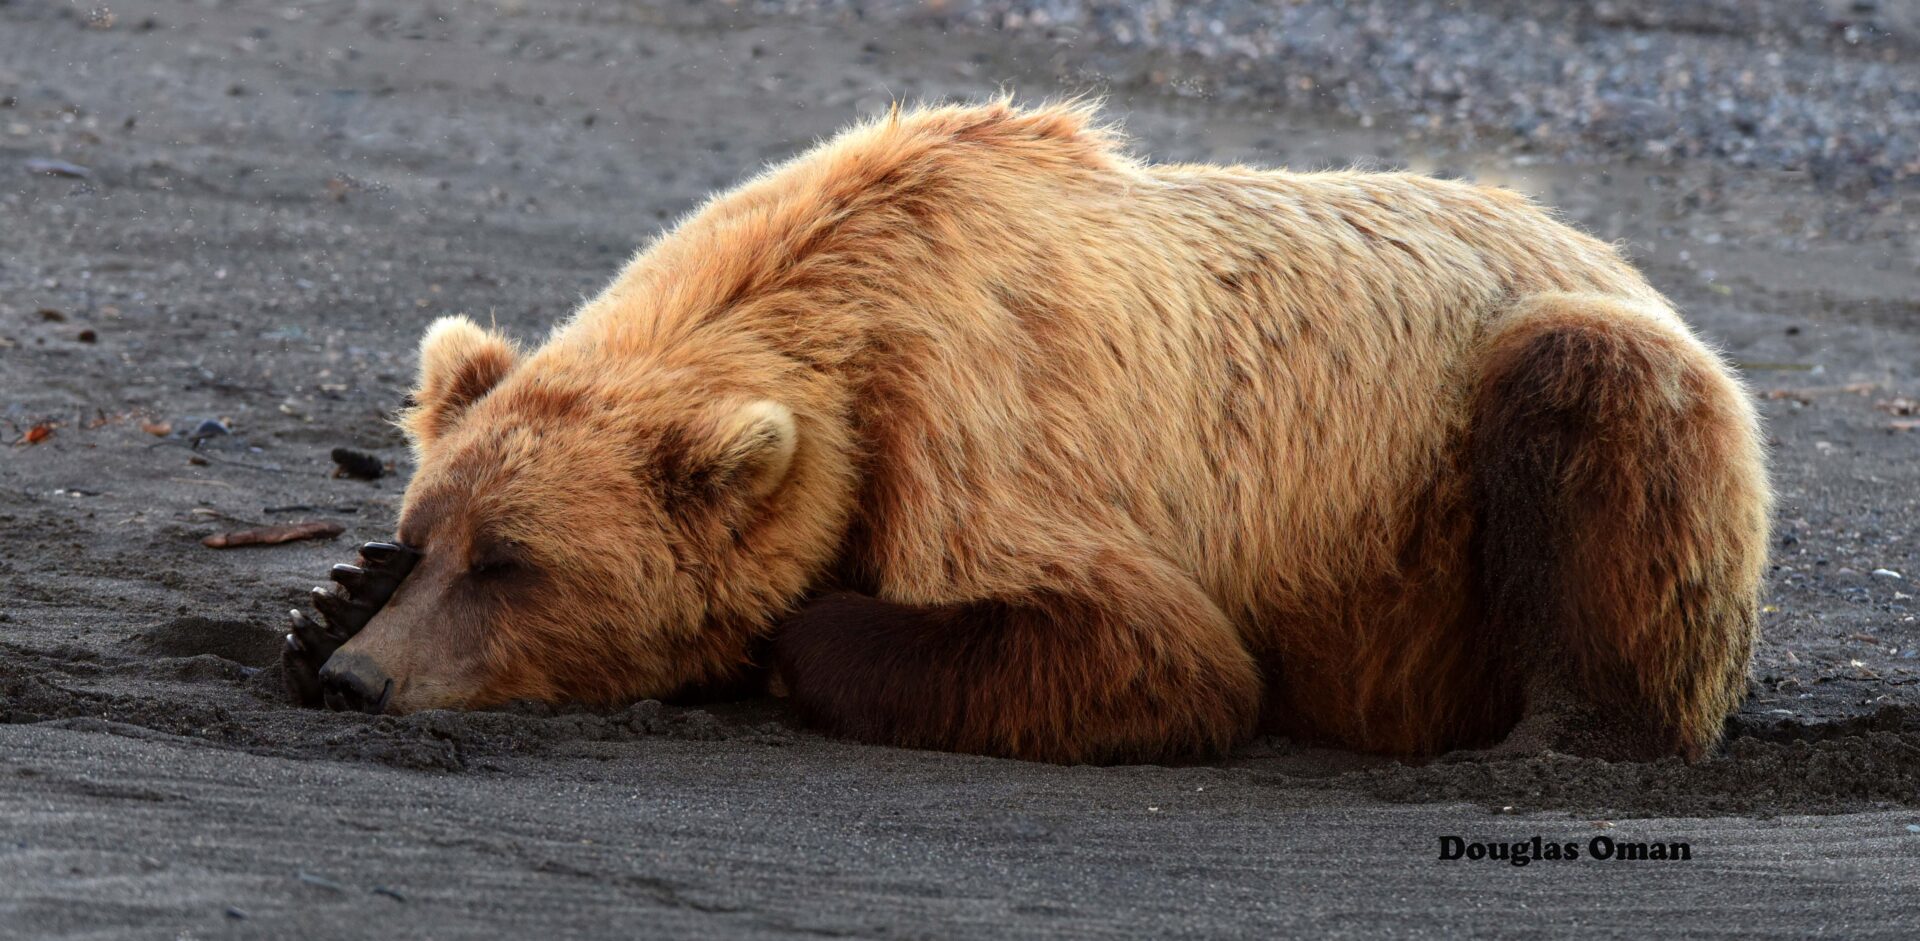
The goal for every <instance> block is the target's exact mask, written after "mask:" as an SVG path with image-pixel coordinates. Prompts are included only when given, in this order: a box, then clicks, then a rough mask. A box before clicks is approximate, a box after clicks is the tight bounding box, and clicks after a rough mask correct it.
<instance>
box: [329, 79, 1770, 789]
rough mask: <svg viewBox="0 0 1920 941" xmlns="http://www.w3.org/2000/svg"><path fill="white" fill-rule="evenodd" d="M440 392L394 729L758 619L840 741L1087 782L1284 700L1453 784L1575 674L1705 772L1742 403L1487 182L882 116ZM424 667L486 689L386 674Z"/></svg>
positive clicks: (470, 364)
mask: <svg viewBox="0 0 1920 941" xmlns="http://www.w3.org/2000/svg"><path fill="white" fill-rule="evenodd" d="M1583 351H1584V352H1583ZM1583 357H1584V358H1583ZM1556 396H1557V397H1558V398H1556ZM416 398H417V399H418V405H417V407H416V408H415V409H414V410H413V411H411V412H410V413H409V415H408V416H407V417H406V419H405V425H406V428H407V430H408V432H409V434H410V435H411V436H412V437H413V439H414V441H415V442H416V447H417V453H418V458H419V472H418V473H417V475H416V477H415V479H414V482H413V484H412V486H411V487H410V489H409V491H408V498H407V506H406V511H405V513H404V516H403V520H402V525H401V528H400V537H401V538H402V539H404V540H408V541H412V542H417V543H423V544H424V546H425V548H426V550H427V555H426V560H425V561H424V562H423V563H422V568H421V569H420V570H418V571H417V572H416V575H415V576H413V577H412V578H411V579H410V580H409V583H408V584H407V585H406V586H403V588H402V591H401V594H400V596H398V597H396V598H395V600H394V603H393V604H392V605H390V606H389V608H388V609H387V610H386V611H385V612H383V613H382V614H381V615H380V617H379V618H376V619H375V621H374V623H373V625H371V626H370V627H369V629H368V631H367V632H365V633H364V634H363V635H362V638H360V639H356V641H355V642H354V643H355V644H357V645H360V648H361V649H363V650H366V651H369V652H371V653H372V654H373V655H375V656H377V657H380V658H384V660H386V661H387V662H392V663H399V662H402V661H405V662H407V663H409V664H410V665H409V666H408V667H407V668H406V670H404V671H403V672H406V673H408V674H409V675H417V676H419V677H420V679H419V680H418V681H417V682H402V684H401V687H400V690H399V692H398V693H396V695H395V699H394V706H395V708H401V709H408V708H421V707H424V706H428V705H448V704H464V705H475V704H483V703H485V702H491V701H498V700H501V699H505V698H510V697H515V696H536V697H547V698H578V699H586V700H594V701H617V700H621V699H628V698H633V697H639V696H661V695H668V694H672V693H675V692H676V691H680V690H684V689H687V688H691V687H698V686H702V685H710V684H724V683H726V682H728V681H729V680H730V679H731V678H733V677H736V676H739V675H741V672H742V671H743V670H745V669H746V668H747V667H748V665H749V662H750V661H752V660H753V659H754V658H755V656H756V647H755V645H756V644H757V643H761V642H764V641H765V640H766V639H767V638H768V637H769V636H771V637H772V643H773V651H774V657H775V659H776V661H777V663H778V667H779V670H780V673H781V676H782V677H783V679H784V680H785V682H786V684H787V686H788V687H789V688H791V690H792V692H793V697H794V700H795V703H796V705H797V706H798V707H799V708H800V710H801V712H802V713H803V714H805V715H807V716H808V717H809V718H811V719H813V720H814V721H818V722H820V723H821V724H823V725H825V726H826V727H828V728H832V729H836V730H838V731H841V732H843V733H845V734H850V735H854V736H856V737H861V738H867V739H873V740H879V741H889V742H895V743H899V744H908V745H923V746H930V747H944V748H959V749H965V750H973V751H981V752H987V753H995V754H1007V755H1015V756H1020V757H1031V758H1041V759H1050V760H1066V761H1077V760H1118V759H1130V758H1158V757H1164V756H1169V755H1179V754H1187V753H1197V752H1206V751H1212V750H1218V749H1220V748H1224V747H1227V746H1229V745H1231V744H1232V743H1234V742H1235V741H1238V740H1240V739H1242V738H1243V737H1245V736H1246V735H1248V734H1250V733H1251V732H1252V731H1253V730H1254V729H1255V728H1257V727H1258V725H1259V724H1260V723H1261V721H1263V717H1264V722H1265V723H1266V724H1267V725H1269V726H1270V727H1273V728H1278V729H1283V730H1288V731H1292V732H1294V733H1296V734H1301V735H1307V736H1313V737H1317V738H1321V739H1324V740H1329V741H1333V742H1337V743H1341V744H1345V745H1349V746H1352V747H1356V748H1364V749H1373V750H1383V751H1391V752H1399V753H1431V752H1434V751H1437V750H1441V749H1445V748H1451V747H1459V746H1467V745H1483V744H1489V743H1491V742H1493V741H1496V740H1498V739H1499V738H1500V737H1501V736H1502V735H1503V734H1504V733H1505V732H1506V731H1507V730H1508V729H1509V728H1511V727H1513V726H1514V724H1515V723H1516V722H1518V721H1520V719H1521V718H1522V716H1523V714H1531V712H1532V711H1534V710H1533V708H1532V707H1533V705H1536V704H1539V703H1545V702H1546V701H1547V700H1549V699H1552V698H1554V696H1552V695H1548V694H1547V693H1543V692H1541V690H1543V689H1545V690H1548V692H1551V693H1554V694H1560V693H1564V694H1565V695H1566V697H1568V698H1570V699H1572V700H1577V704H1579V705H1583V706H1585V707H1588V708H1590V709H1592V710H1598V712H1599V713H1600V714H1602V715H1613V716H1619V717H1621V722H1622V727H1623V728H1629V727H1630V728H1632V729H1634V730H1636V731H1635V734H1636V735H1637V736H1639V737H1638V738H1637V739H1636V742H1637V743H1638V744H1636V745H1635V746H1634V749H1635V750H1638V751H1644V752H1650V753H1666V752H1681V753H1686V754H1697V753H1698V752H1699V751H1700V750H1701V749H1702V748H1704V747H1706V746H1707V745H1710V744H1711V743H1712V742H1713V741H1714V740H1715V738H1716V737H1717V735H1718V727H1719V723H1720V721H1721V719H1722V718H1723V717H1724V716H1725V715H1726V713H1727V712H1728V711H1729V710H1730V709H1731V708H1732V707H1733V705H1734V704H1735V703H1736V702H1737V701H1738V698H1739V697H1740V695H1742V692H1743V683H1744V679H1743V678H1744V671H1745V668H1746V663H1747V658H1748V655H1749V648H1750V644H1751V639H1752V633H1753V629H1754V610H1753V609H1754V598H1755V592H1756V588H1757V585H1758V581H1759V575H1760V566H1761V564H1762V562H1763V558H1764V553H1765V534H1766V527H1767V518H1768V500H1769V497H1768V491H1767V486H1766V482H1765V478H1764V472H1763V468H1762V457H1761V451H1760V447H1759V444H1758V439H1757V433H1756V427H1755V419H1754V415H1753V411H1752V409H1751V407H1750V406H1749V404H1748V402H1747V399H1746V397H1745V395H1744V393H1743V392H1742V390H1741V389H1740V387H1739V385H1738V383H1737V382H1736V381H1735V380H1734V379H1733V378H1732V377H1731V376H1730V375H1729V373H1728V371H1727V369H1726V367H1725V366H1724V365H1723V364H1722V363H1721V361H1720V360H1719V359H1718V358H1717V357H1716V356H1715V355H1714V354H1713V353H1712V352H1711V351H1710V350H1708V349H1707V348H1706V347H1705V346H1703V345H1702V344H1701V343H1700V342H1699V341H1698V340H1697V339H1695V337H1694V336H1693V334H1692V333H1691V332H1690V331H1689V329H1688V328H1687V326H1686V325H1685V324H1684V323H1683V322H1682V321H1681V319H1680V318H1679V317H1678V316H1677V315H1676V314H1675V313H1674V311H1673V309H1672V308H1671V306H1670V305H1668V304H1667V303H1666V302H1665V301H1664V300H1663V299H1662V298H1661V297H1660V296H1659V295H1658V294H1657V293H1656V292H1655V291H1654V290H1653V289H1652V288H1650V287H1649V286H1648V285H1647V284H1646V282H1645V281H1644V280H1643V279H1642V278H1641V277H1640V276H1639V275H1638V274H1637V273H1636V272H1635V271H1634V270H1633V269H1632V268H1631V267H1630V266H1629V265H1627V264H1626V263H1625V262H1624V261H1622V260H1621V258H1620V257H1619V256H1618V255H1617V253H1615V252H1614V251H1613V250H1612V249H1611V248H1610V247H1608V246H1607V245H1604V244H1602V243H1600V242H1598V241H1595V240H1593V239H1591V238H1588V237H1586V236H1584V235H1582V234H1580V233H1578V232H1576V231H1574V230H1573V229H1571V228H1569V227H1567V226H1565V225H1562V224H1560V223H1559V222H1556V221H1555V220H1553V219H1552V218H1551V217H1549V216H1548V215H1547V214H1546V213H1544V212H1542V211H1541V210H1540V209H1538V208H1536V207H1535V206H1533V205H1532V204H1531V203H1529V202H1528V201H1527V200H1525V199H1524V198H1522V197H1520V196H1517V195H1515V194H1512V193H1509V192H1506V191H1503V190H1499V189H1493V188H1488V187H1482V186H1475V185H1471V184H1466V183H1459V182H1448V181H1442V180H1435V179H1429V178H1425V177H1420V176H1412V175H1405V174H1377V173H1360V172H1331V173H1309V174H1296V173H1286V172H1277V171H1267V170H1257V169H1250V168H1245V167H1217V166H1193V165H1149V164H1145V163H1142V162H1140V161H1138V160H1136V159H1134V158H1132V157H1130V156H1128V155H1127V154H1126V153H1125V151H1124V150H1123V149H1122V147H1121V146H1120V143H1119V141H1118V139H1117V137H1116V136H1115V135H1114V134H1113V133H1112V132H1111V131H1108V130H1106V129H1103V128H1101V127H1100V126H1098V125H1097V124H1096V123H1095V122H1094V119H1093V116H1092V114H1091V112H1090V109H1089V108H1088V107H1086V106H1083V105H1076V104H1066V105H1051V106H1042V107H1036V108H1028V109H1023V108H1018V107H1015V106H1013V105H1011V104H1009V103H1007V102H1005V101H1000V102H993V103H988V104H983V105H975V106H962V107H938V108H924V109H917V110H912V111H907V112H895V113H893V114H890V115H888V116H886V117H884V118H882V119H879V120H875V121H872V122H870V123H867V124H865V125H863V126H860V127H857V128H855V129H853V130H851V131H848V132H847V133H845V134H843V135H841V136H840V137H838V138H836V139H834V140H832V141H830V142H828V143H826V144H824V145H822V146H820V147H818V148H816V149H815V150H813V151H811V152H809V153H807V154H804V155H802V156H800V157H798V158H796V159H794V160H793V161H791V162H789V163H787V164H785V165H782V166H779V167H776V168H774V169H772V170H770V171H768V172H767V173H765V174H763V175H761V176H760V177H758V178H757V179H754V180H752V181H750V182H748V183H747V184H745V185H743V186H741V187H740V188H738V189H736V190H734V191H732V192H730V193H727V194H725V195H722V196H720V197H718V198H716V199H714V200H712V201H711V202H709V203H708V204H707V205H706V206H704V207H702V208H701V209H700V210H699V211H697V212H696V213H694V214H693V215H692V216H690V217H689V218H688V219H686V220H685V221H684V222H682V223H681V224H680V225H678V226H677V227H676V228H675V229H674V230H673V231H672V232H670V233H668V234H667V235H665V236H663V237H661V238H660V239H659V240H658V241H656V242H655V243H654V244H653V245H651V246H650V247H648V248H647V249H646V250H645V251H643V252H642V253H641V254H640V255H639V256H638V257H637V258H635V259H634V260H633V261H632V262H631V263H630V264H629V265H628V266H627V268H626V270H625V271H623V272H622V273H621V274H620V275H619V277H618V278H617V279H616V280H615V281H614V282H613V283H612V284H611V285H610V286H609V287H608V288H607V289H606V290H605V291H604V292H603V293H601V294H600V295H599V296H598V297H596V298H594V299H592V300H591V301H589V302H588V303H586V305H585V306H584V307H582V308H581V309H580V311H579V312H578V313H577V314H576V315H575V316H574V317H573V318H572V319H571V320H570V321H568V322H567V323H565V324H563V325H561V326H560V327H558V328H557V329H556V330H555V331H554V332H553V334H552V336H550V337H549V338H548V339H547V341H546V342H545V344H544V345H542V346H541V347H540V348H538V349H537V350H534V351H533V352H531V353H527V354H524V355H521V354H517V353H516V352H515V351H514V350H513V349H512V348H511V347H510V346H509V345H507V344H506V343H505V342H504V341H502V340H500V339H499V338H497V337H494V336H492V335H490V334H488V333H486V332H484V331H482V330H480V329H479V328H477V327H475V326H473V325H472V324H471V323H468V322H466V321H464V320H452V321H448V322H442V323H441V324H437V325H436V326H435V327H434V328H433V329H432V330H431V331H429V333H428V335H427V338H426V341H425V342H424V343H423V349H422V369H421V379H420V384H419V391H418V392H417V393H416ZM1521 399H1525V401H1520V400H1521ZM1536 445H1537V446H1536ZM491 556H500V557H502V558H506V559H508V560H509V561H508V562H507V563H506V570H507V571H508V572H509V573H510V574H508V575H502V576H500V577H499V578H498V579H496V580H495V582H494V583H493V584H492V585H491V587H488V586H487V585H485V584H482V585H481V586H480V587H475V585H474V584H472V583H473V582H475V581H476V580H479V581H482V582H484V579H481V578H480V576H478V575H476V574H474V573H475V572H476V571H481V570H485V569H486V566H485V565H482V566H480V567H479V569H478V570H477V569H476V567H475V560H476V559H483V558H486V557H491ZM1529 586H1532V587H1531V588H1530V587H1529ZM830 591H846V592H852V594H836V595H833V596H831V597H828V598H825V599H824V600H823V601H821V602H820V603H818V604H810V599H817V598H821V597H822V596H823V595H826V594H827V593H828V592H830ZM1536 593H1544V594H1545V595H1550V596H1551V597H1550V598H1549V599H1548V600H1547V601H1542V600H1540V599H1539V598H1536V597H1534V596H1535V594H1536ZM809 612H812V613H809ZM456 615H457V617H456ZM450 620H458V621H460V625H459V626H457V627H454V626H446V625H449V622H450ZM436 625H440V626H438V627H436ZM783 625H786V626H783ZM455 635H458V636H457V638H456V637H455ZM423 638H440V639H439V640H433V639H426V640H423ZM447 638H455V639H447ZM436 645H440V646H443V647H446V648H448V649H453V648H461V649H471V650H474V651H477V653H476V654H475V655H474V657H475V658H476V659H475V661H474V662H473V663H472V664H469V665H468V667H467V668H466V670H465V672H463V673H462V674H461V676H462V677H464V678H463V679H460V680H458V681H453V680H447V679H445V678H444V677H441V678H438V679H436V678H435V677H433V676H431V675H430V674H433V673H434V671H433V669H432V668H431V667H430V665H427V664H423V663H421V662H420V659H421V658H420V657H418V656H413V657H411V658H409V656H408V655H407V654H405V653H404V652H403V651H402V648H403V647H407V646H411V647H413V648H415V649H416V650H417V649H425V648H431V647H434V646H436ZM462 645H464V647H463V646H462ZM412 690H418V691H422V692H421V693H420V694H419V695H415V694H414V693H413V692H412ZM1529 690H1532V691H1531V692H1529Z"/></svg>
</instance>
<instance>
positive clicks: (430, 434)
mask: <svg viewBox="0 0 1920 941" xmlns="http://www.w3.org/2000/svg"><path fill="white" fill-rule="evenodd" d="M516 355H517V354H516V351H515V350H514V346H513V344H512V343H511V342H509V341H508V340H507V339H506V338H505V337H502V336H501V335H499V334H497V333H493V332H490V331H487V330H483V329H481V328H480V326H479V325H478V324H476V323H474V322H473V321H471V320H468V319H467V318H465V317H459V316H455V317H442V318H440V319H439V320H436V321H434V322H433V326H431V327H428V328H427V335H426V336H425V337H422V338H421V340H420V381H419V383H418V385H417V386H416V387H415V388H414V390H413V407H412V408H409V409H408V410H407V411H406V413H405V414H403V415H402V416H401V418H400V426H401V427H402V428H404V429H405V430H406V432H407V435H408V436H409V437H411V438H412V439H413V441H414V443H415V444H417V445H418V444H428V443H431V442H432V441H433V440H434V439H436V438H439V437H440V436H441V435H444V434H446V433H447V432H448V430H450V429H452V428H453V426H454V423H455V422H457V421H458V420H459V418H460V413H462V412H464V411H466V410H467V407H468V406H470V405H472V404H473V403H474V402H476V401H478V400H479V399H480V397H481V396H483V395H486V394H487V392H489V391H490V390H492V389H493V387H494V386H496V385H498V384H499V383H500V380H502V379H505V378H506V377H507V373H509V372H511V371H512V370H513V363H514V358H515V356H516Z"/></svg>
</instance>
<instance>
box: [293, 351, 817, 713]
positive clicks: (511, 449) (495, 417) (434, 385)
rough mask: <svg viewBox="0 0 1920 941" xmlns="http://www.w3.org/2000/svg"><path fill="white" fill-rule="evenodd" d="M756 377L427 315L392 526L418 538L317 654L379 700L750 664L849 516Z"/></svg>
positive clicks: (483, 693)
mask: <svg viewBox="0 0 1920 941" xmlns="http://www.w3.org/2000/svg"><path fill="white" fill-rule="evenodd" d="M730 365H734V366H737V365H739V363H738V361H736V362H735V363H733V364H730ZM762 373H764V371H762ZM754 374H755V371H754V370H753V369H751V368H748V369H745V370H744V373H743V372H742V371H741V370H739V369H719V368H714V364H711V363H707V364H701V363H697V362H696V363H688V362H673V361H663V360H662V359H660V358H659V357H653V358H648V357H627V356H619V355H613V354H612V353H610V352H608V351H607V350H606V349H604V347H602V346H599V345H596V344H595V343H591V342H589V343H583V344H576V345H573V346H570V347H569V346H565V345H563V344H559V343H550V344H549V345H548V347H547V348H545V349H542V350H540V351H537V352H535V353H532V354H522V353H521V352H520V351H519V350H517V349H516V348H515V347H514V346H513V345H512V344H511V343H510V342H508V341H507V340H506V339H504V338H503V337H501V336H499V335H497V334H495V333H492V332H490V331H487V330H483V329H481V328H480V327H478V326H476V325H475V324H474V323H472V322H471V321H469V320H467V319H465V318H460V317H455V318H447V319H443V320H441V321H439V322H438V323H436V324H434V326H433V327H432V328H431V329H430V330H429V331H428V332H427V335H426V338H425V339H424V341H423V342H422V344H421V355H420V377H419V383H418V387H417V389H416V390H415V392H414V404H413V406H412V407H411V408H410V409H409V410H408V411H407V412H406V413H404V414H403V416H402V420H401V425H402V427H403V428H404V429H405V431H406V432H407V434H408V436H409V438H410V439H411V440H412V444H413V447H414V452H415V456H416V463H417V469H416V471H415V475H414V478H413V480H412V482H411V484H410V485H409V486H408V489H407V494H406V498H405V502H404V506H403V508H402V511H401V516H400V521H399V526H398V531H397V537H398V539H399V540H400V541H401V542H403V543H405V544H407V545H409V546H412V547H414V548H416V549H419V550H421V551H422V552H423V555H422V557H421V558H420V561H419V562H418V564H417V565H416V566H415V567H414V569H413V571H412V573H411V574H409V575H408V576H407V577H406V580H405V581H404V582H403V583H402V584H401V585H400V588H399V590H398V591H397V592H396V593H395V594H394V596H393V598H392V599H391V600H390V601H389V602H388V603H387V604H386V606H385V607H384V608H382V609H381V610H380V611H379V613H378V614H377V615H375V616H374V618H373V619H372V621H370V622H369V623H368V624H367V626H366V627H365V628H364V629H363V630H362V631H361V632H360V633H359V634H358V635H356V636H355V637H354V638H353V639H352V640H351V641H349V642H348V643H347V644H346V645H345V646H343V647H342V648H341V649H340V651H339V652H338V653H336V654H335V655H334V659H333V660H332V661H330V662H329V664H328V668H329V669H330V670H339V669H343V668H345V667H343V666H342V665H343V664H344V665H350V666H351V668H352V669H354V670H356V671H360V672H362V673H369V672H370V673H372V674H373V675H374V676H375V677H377V678H378V679H379V680H381V681H387V680H390V681H391V683H392V686H391V688H390V693H389V694H388V695H387V696H386V698H385V708H386V710H387V711H390V712H411V711H416V710H420V709H429V708H470V707H479V706H486V705H490V704H494V703H499V702H504V701H507V700H512V699H523V698H524V699H543V700H548V701H558V700H568V701H584V702H601V703H611V702H620V701H627V700H632V699H636V698H641V697H671V696H675V695H679V694H684V693H687V692H689V691H692V690H694V689H698V688H702V687H710V686H714V685H725V684H730V683H733V682H737V681H739V680H741V679H742V678H743V677H744V676H747V675H749V674H750V673H751V669H752V668H751V660H752V650H751V647H752V645H753V643H754V641H755V638H756V637H757V636H760V635H762V634H764V633H765V630H766V628H767V627H768V626H769V625H768V623H767V622H768V621H769V620H770V619H771V618H772V617H773V616H775V615H777V614H778V613H779V612H780V611H781V610H783V609H784V608H785V607H787V606H789V605H791V604H792V603H793V602H794V601H796V600H797V596H798V595H799V594H800V593H801V592H803V591H804V590H805V588H806V586H807V584H808V582H809V581H811V580H812V578H813V577H814V576H815V575H816V574H817V572H818V569H819V568H820V567H821V566H822V565H824V563H825V555H824V554H823V552H822V551H821V546H820V544H821V543H822V541H823V540H825V539H829V538H830V537H829V534H830V533H831V532H832V531H833V530H834V529H835V528H837V527H838V526H840V525H841V524H842V522H843V520H842V519H838V518H835V514H834V513H833V512H831V511H829V512H825V513H823V512H822V507H821V506H818V505H816V504H819V503H820V502H821V501H819V500H811V501H810V500H808V499H806V498H805V496H804V494H803V493H801V492H798V491H805V490H806V489H808V485H809V479H810V478H819V477H821V470H822V463H823V461H822V459H821V458H819V457H813V456H810V455H812V454H813V453H814V452H815V451H817V450H818V448H817V447H811V448H810V447H809V446H808V444H807V442H806V441H805V440H803V439H804V437H805V431H804V425H803V423H802V422H801V421H799V420H797V418H796V413H795V411H794V409H793V408H792V407H790V406H788V405H786V404H783V403H781V402H779V401H776V400H774V399H773V398H770V397H768V396H767V395H766V394H765V393H766V392H767V391H768V390H767V389H765V388H760V389H756V388H755V382H754V381H753V375H754ZM761 385H763V386H764V385H765V383H761ZM829 437H831V436H830V435H829ZM825 464H826V465H831V464H832V458H830V457H829V458H826V459H825ZM827 469H828V470H830V469H831V468H830V467H828V468H827ZM829 476H830V474H829ZM827 502H829V503H830V502H831V501H827ZM363 678H364V677H363ZM374 685H375V686H376V688H378V686H379V684H378V683H375V684H374Z"/></svg>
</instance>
